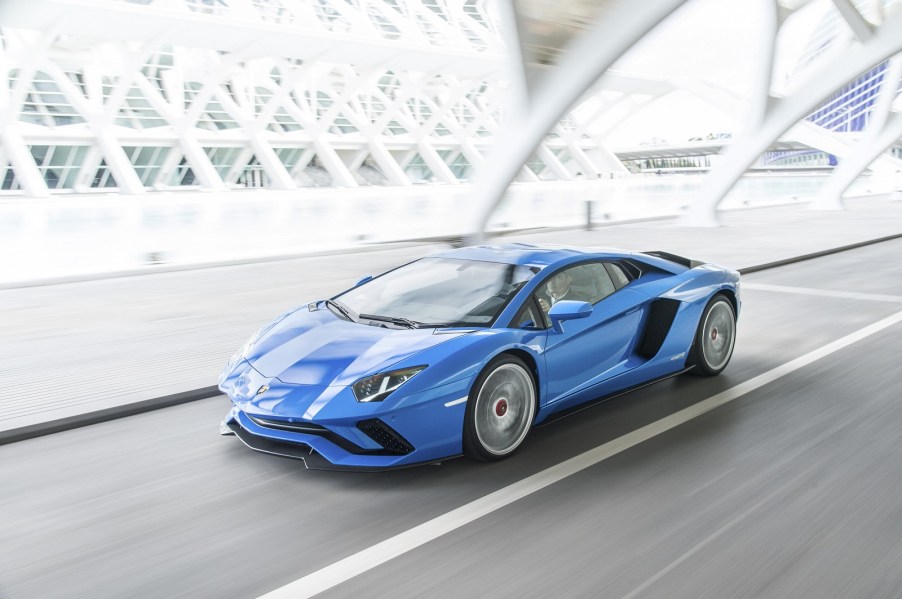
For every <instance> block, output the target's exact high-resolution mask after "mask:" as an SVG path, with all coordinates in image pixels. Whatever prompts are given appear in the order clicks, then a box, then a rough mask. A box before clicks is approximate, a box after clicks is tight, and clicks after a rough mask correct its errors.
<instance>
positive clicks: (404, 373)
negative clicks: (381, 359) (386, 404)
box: [351, 366, 426, 403]
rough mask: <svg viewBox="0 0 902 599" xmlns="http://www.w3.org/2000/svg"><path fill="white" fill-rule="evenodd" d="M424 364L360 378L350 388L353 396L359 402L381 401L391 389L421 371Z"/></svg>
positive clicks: (389, 393)
mask: <svg viewBox="0 0 902 599" xmlns="http://www.w3.org/2000/svg"><path fill="white" fill-rule="evenodd" d="M424 368H426V367H425V366H413V367H411V368H404V369H403V370H393V371H392V372H383V373H381V374H374V375H373V376H368V377H366V378H365V379H360V380H359V381H357V382H356V383H354V384H353V385H351V388H352V389H353V390H354V397H356V398H357V401H359V402H365V403H366V402H371V401H382V400H383V399H385V398H386V397H388V396H389V395H391V393H392V391H394V390H395V389H397V388H398V387H400V386H401V385H403V384H404V383H406V382H407V381H409V380H410V379H412V378H413V377H414V376H415V375H416V374H417V373H419V372H421V371H422V370H423V369H424Z"/></svg>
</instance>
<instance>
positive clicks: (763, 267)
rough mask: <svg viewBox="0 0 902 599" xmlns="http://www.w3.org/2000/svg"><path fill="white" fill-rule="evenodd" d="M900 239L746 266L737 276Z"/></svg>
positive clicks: (898, 235) (896, 236)
mask: <svg viewBox="0 0 902 599" xmlns="http://www.w3.org/2000/svg"><path fill="white" fill-rule="evenodd" d="M900 238H902V233H896V234H895V235H887V236H886V237H879V238H877V239H869V240H867V241H859V242H858V243H850V244H849V245H843V246H840V247H836V248H832V249H829V250H822V251H820V252H813V253H811V254H804V255H802V256H796V257H794V258H786V259H785V260H776V261H774V262H767V263H765V264H759V265H757V266H748V267H746V268H740V269H739V274H742V275H747V274H751V273H753V272H760V271H762V270H769V269H771V268H777V267H779V266H786V265H787V264H795V263H797V262H804V261H806V260H814V259H815V258H821V257H823V256H829V255H831V254H838V253H840V252H847V251H849V250H855V249H858V248H862V247H866V246H869V245H874V244H877V243H883V242H884V241H892V240H894V239H900Z"/></svg>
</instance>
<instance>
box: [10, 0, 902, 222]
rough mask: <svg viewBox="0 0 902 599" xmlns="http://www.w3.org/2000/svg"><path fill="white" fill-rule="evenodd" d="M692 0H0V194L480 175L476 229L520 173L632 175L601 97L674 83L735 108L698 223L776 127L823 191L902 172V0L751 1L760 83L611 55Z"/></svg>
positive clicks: (632, 101) (699, 205) (643, 101)
mask: <svg viewBox="0 0 902 599" xmlns="http://www.w3.org/2000/svg"><path fill="white" fill-rule="evenodd" d="M693 2H695V3H698V2H700V0H647V1H644V2H641V3H636V2H627V1H626V0H605V1H600V0H556V1H552V0H497V1H489V0H7V1H6V2H0V73H3V77H4V79H5V81H4V85H2V86H0V194H2V195H20V196H28V197H41V196H48V195H51V194H55V193H57V192H59V193H66V192H68V193H71V192H76V193H82V194H83V193H91V192H92V191H107V192H115V193H119V194H121V195H123V196H126V197H127V196H132V195H141V194H145V193H151V194H153V193H155V192H159V191H170V190H180V189H194V190H205V191H211V192H226V191H228V190H230V189H233V188H237V187H242V188H245V187H252V188H270V189H281V190H293V189H297V188H300V187H339V188H357V187H361V186H370V185H384V186H393V187H396V188H406V187H410V186H412V185H414V184H418V183H439V184H450V185H456V184H459V183H462V182H473V183H474V185H473V186H472V188H467V191H468V192H469V193H468V197H467V199H466V202H467V209H465V210H463V211H462V212H464V213H465V214H466V213H469V216H470V218H469V221H470V224H469V225H468V226H467V227H466V228H467V229H468V230H469V231H470V232H471V234H473V236H474V238H478V237H479V235H481V233H482V231H484V230H485V227H486V225H487V223H489V221H490V218H491V217H492V214H493V213H495V211H496V210H497V208H498V206H499V205H500V203H501V201H502V198H503V195H504V192H505V189H506V188H507V186H508V185H509V184H510V183H511V182H512V181H515V180H519V181H524V182H536V181H545V180H557V181H564V182H566V181H571V180H584V181H593V180H598V179H609V178H612V177H625V176H628V172H627V170H626V169H625V168H624V166H623V164H622V163H621V162H620V160H618V158H617V156H616V155H615V154H614V153H613V152H611V150H610V148H608V147H607V136H608V134H609V133H610V131H611V130H612V128H616V127H617V126H618V125H619V122H618V119H617V118H616V117H615V118H611V115H616V114H619V113H622V112H623V111H624V110H625V111H626V112H627V113H629V112H631V111H637V110H641V109H642V108H643V107H644V106H647V105H649V104H650V103H653V102H654V101H655V100H657V99H660V98H662V97H664V96H666V95H667V94H669V93H671V92H673V91H674V90H677V89H680V90H684V91H687V92H688V93H690V94H694V95H695V96H696V97H698V98H702V99H705V100H707V101H709V102H711V103H715V104H719V105H723V106H724V109H725V110H726V111H728V112H730V111H731V112H732V113H733V114H734V115H736V116H737V117H740V118H743V119H744V120H745V122H746V130H745V132H741V133H740V134H739V135H736V136H734V137H733V139H732V141H731V143H730V145H729V148H728V150H727V151H726V152H724V153H723V155H721V156H718V160H717V161H716V162H715V163H712V164H711V165H710V166H711V173H710V175H709V176H708V177H707V179H706V180H705V183H704V185H703V187H702V192H701V193H700V197H699V199H698V201H696V202H694V203H693V204H692V205H691V206H690V209H689V211H688V213H687V215H686V219H687V222H689V223H692V224H696V225H712V224H716V223H717V209H718V206H719V205H720V204H721V202H722V200H723V198H724V197H725V196H726V194H727V193H728V192H729V191H730V190H731V189H732V188H733V186H734V185H735V184H736V182H737V181H738V179H739V178H740V177H741V176H742V175H743V174H744V173H745V172H746V170H747V169H748V167H749V166H750V165H751V164H753V163H754V162H755V161H756V160H758V159H759V157H760V156H761V155H762V153H763V152H765V151H766V150H768V149H769V148H770V149H773V148H775V147H776V148H779V147H780V145H781V144H785V145H788V147H792V148H796V147H802V148H812V149H813V150H816V151H820V152H822V156H823V157H827V156H828V155H829V156H830V157H831V158H830V160H834V158H833V157H838V158H839V160H840V168H838V169H836V172H835V173H834V175H835V178H834V179H833V181H832V182H831V184H829V185H828V186H826V187H825V189H826V191H825V192H824V193H825V196H824V198H825V199H823V200H822V201H820V202H818V203H817V205H819V206H822V207H829V208H836V207H840V206H841V199H840V198H841V194H842V193H843V191H844V190H845V189H846V188H847V187H848V185H849V184H850V183H851V182H852V181H853V180H854V179H855V178H856V177H857V176H858V175H859V174H860V173H861V172H862V171H864V170H865V169H867V168H871V169H872V170H881V171H882V172H884V173H896V172H898V171H900V170H902V160H900V159H899V158H898V156H896V155H894V154H893V151H894V150H893V148H894V146H895V145H896V142H897V140H898V137H899V135H898V134H897V132H899V131H902V123H900V121H899V119H898V118H896V115H895V114H891V113H894V112H895V111H896V110H897V109H899V108H900V106H899V103H898V102H897V101H896V97H897V91H896V90H897V88H896V85H897V83H898V80H899V75H900V69H902V66H900V65H899V61H897V60H891V58H892V57H893V56H894V55H896V54H897V53H899V52H900V51H902V20H900V19H902V15H900V14H896V13H897V12H898V7H899V6H900V5H902V0H855V1H852V0H832V1H831V0H757V3H758V4H759V5H760V10H761V11H762V12H761V14H763V15H765V16H766V17H767V18H766V19H765V21H766V26H765V27H764V31H765V35H763V36H762V38H761V40H760V45H759V46H758V47H755V48H749V49H748V51H749V52H751V53H754V55H755V56H756V57H757V58H758V59H759V60H758V63H759V68H758V70H757V73H756V74H755V76H754V77H753V79H754V80H755V85H754V86H752V87H753V89H752V93H751V94H750V95H749V94H746V95H743V94H742V93H740V92H738V91H737V90H730V89H725V88H722V87H721V86H717V85H713V84H712V83H711V82H710V81H705V80H703V78H700V77H696V78H693V77H691V76H687V75H686V73H674V75H673V76H672V77H668V76H659V77H649V76H639V75H635V74H625V73H623V72H616V71H614V70H612V67H615V66H616V63H617V61H618V60H620V59H622V58H623V57H624V56H625V55H627V54H628V53H629V52H630V51H632V49H633V47H634V46H636V45H637V44H639V43H640V42H642V40H644V39H645V38H646V37H647V36H648V34H649V33H650V32H653V31H654V29H655V28H656V27H658V26H659V25H660V24H661V23H662V22H663V21H665V20H667V19H668V18H670V15H671V14H672V13H674V12H677V11H680V10H682V7H683V6H684V5H691V4H693ZM799 40H803V41H804V42H803V43H798V42H799ZM877 88H882V89H884V90H885V91H884V92H883V93H880V94H879V96H880V98H879V100H875V97H876V95H877V94H876V92H875V90H876V89H877ZM676 116H677V117H678V115H676ZM477 175H478V176H477ZM470 190H472V191H470ZM601 191H602V188H601V187H599V192H601ZM216 197H219V196H218V193H217V195H216Z"/></svg>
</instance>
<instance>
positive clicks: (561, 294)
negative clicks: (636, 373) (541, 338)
mask: <svg viewBox="0 0 902 599" xmlns="http://www.w3.org/2000/svg"><path fill="white" fill-rule="evenodd" d="M610 272H611V269H610V267H609V268H605V263H604V262H601V261H598V262H589V263H583V264H579V265H576V266H570V267H567V268H564V269H562V270H561V271H559V272H558V273H555V274H554V275H552V276H551V277H549V278H548V279H547V280H546V281H545V282H544V283H543V284H542V285H540V286H539V287H538V288H537V290H536V293H535V301H536V303H537V304H538V306H539V307H540V309H541V311H542V312H543V314H544V316H545V318H546V325H548V324H550V323H548V322H547V313H548V310H549V309H550V306H551V305H553V303H554V302H555V301H556V300H559V299H568V300H575V301H586V302H589V303H590V304H592V306H593V308H592V313H591V314H590V315H589V316H588V317H586V318H580V319H574V320H568V321H566V322H563V323H561V327H560V330H556V329H555V328H549V329H548V331H547V337H546V342H545V351H544V352H543V356H544V359H545V368H546V372H547V377H546V394H545V398H546V402H547V403H556V402H564V403H571V402H574V403H578V402H579V401H582V400H583V399H588V398H589V397H588V396H589V395H592V393H593V390H592V389H591V388H592V387H594V386H596V385H598V384H600V383H602V382H603V381H605V380H607V379H609V378H611V377H614V376H617V375H618V374H622V373H623V372H626V371H627V370H630V369H631V368H633V367H635V366H636V365H637V362H636V361H635V360H633V361H631V360H630V356H631V355H632V351H633V346H634V344H635V339H636V336H637V332H638V330H639V326H640V324H641V321H642V311H641V307H642V305H643V303H644V302H647V300H648V298H647V297H645V296H644V295H642V294H640V293H637V292H634V291H631V290H630V289H628V288H627V289H622V288H621V287H622V286H623V285H624V284H625V280H612V278H611V275H610ZM614 272H615V273H616V272H619V271H614ZM561 279H565V281H564V282H565V283H569V284H568V285H567V286H566V287H567V288H566V289H564V288H563V285H556V281H560V280H561ZM566 279H569V281H566ZM596 394H597V391H596Z"/></svg>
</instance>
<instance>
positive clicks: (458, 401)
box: [445, 397, 469, 408]
mask: <svg viewBox="0 0 902 599" xmlns="http://www.w3.org/2000/svg"><path fill="white" fill-rule="evenodd" d="M467 399H469V398H468V397H461V398H460V399H455V400H454V401H449V402H448V403H446V404H445V407H446V408H450V407H451V406H456V405H458V404H462V403H464V402H465V401H467Z"/></svg>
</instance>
